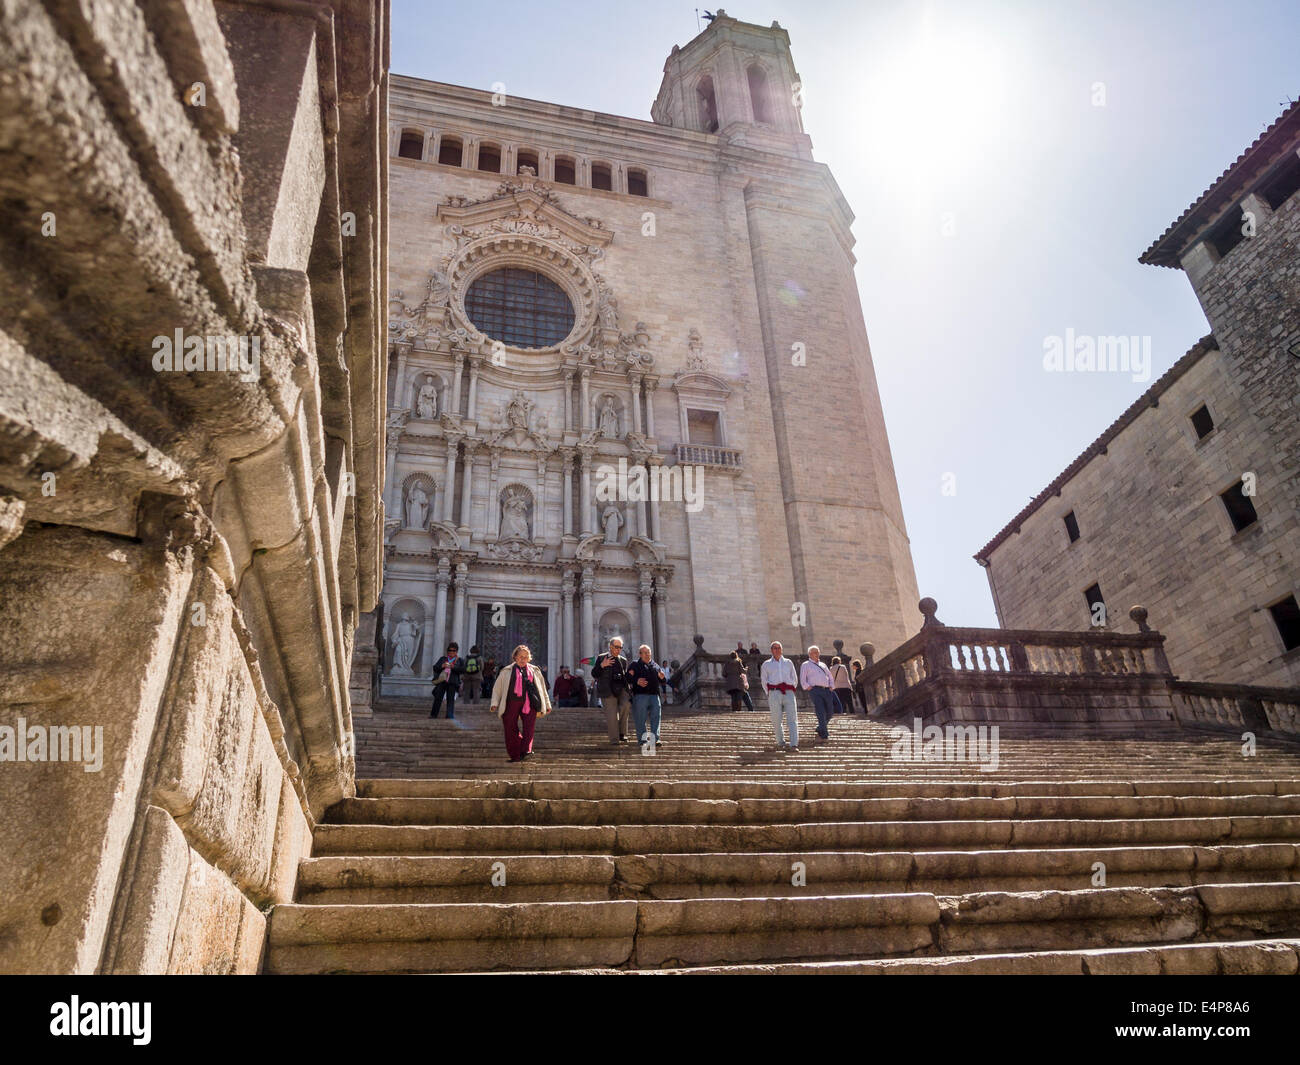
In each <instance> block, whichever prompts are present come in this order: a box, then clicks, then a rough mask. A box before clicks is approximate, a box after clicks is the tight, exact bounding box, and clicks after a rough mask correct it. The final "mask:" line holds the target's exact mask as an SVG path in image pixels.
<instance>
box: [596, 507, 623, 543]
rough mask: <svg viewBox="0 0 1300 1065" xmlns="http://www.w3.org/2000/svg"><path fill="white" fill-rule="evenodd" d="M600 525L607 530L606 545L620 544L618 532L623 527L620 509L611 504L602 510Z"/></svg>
mask: <svg viewBox="0 0 1300 1065" xmlns="http://www.w3.org/2000/svg"><path fill="white" fill-rule="evenodd" d="M600 524H601V526H602V528H604V530H605V543H607V544H616V543H618V531H619V529H620V528H622V526H623V515H622V514H620V513H619V511H618V507H616V506H614V504H613V503H611V504H609V506H607V507H606V508H605V509H604V510H602V511H601V512H600Z"/></svg>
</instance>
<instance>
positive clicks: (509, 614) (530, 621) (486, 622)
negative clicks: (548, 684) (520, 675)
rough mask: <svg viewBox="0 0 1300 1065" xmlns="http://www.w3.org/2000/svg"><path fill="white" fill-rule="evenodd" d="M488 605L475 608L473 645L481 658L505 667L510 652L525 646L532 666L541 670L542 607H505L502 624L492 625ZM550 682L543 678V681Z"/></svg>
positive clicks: (544, 651) (545, 648) (544, 665)
mask: <svg viewBox="0 0 1300 1065" xmlns="http://www.w3.org/2000/svg"><path fill="white" fill-rule="evenodd" d="M492 614H493V609H492V604H491V603H480V604H479V607H478V625H477V626H476V628H475V631H476V632H477V633H478V636H477V637H476V639H475V641H474V642H475V643H477V644H478V645H479V649H480V650H481V651H482V652H483V655H484V657H485V658H486V657H491V658H494V659H496V663H497V665H498V666H505V665H508V664H509V662H510V652H511V651H513V650H514V649H515V648H516V647H518V646H519V645H520V644H521V643H526V644H528V649H529V650H530V651H532V652H533V665H535V666H539V667H541V669H542V670H543V671H545V670H546V669H547V668H548V666H547V661H548V660H547V652H548V650H549V648H548V645H547V636H548V635H549V634H548V632H547V611H546V609H545V608H544V607H522V606H508V607H506V616H505V622H506V623H505V624H504V625H493V624H492ZM550 679H552V678H551V677H549V676H548V677H547V680H550Z"/></svg>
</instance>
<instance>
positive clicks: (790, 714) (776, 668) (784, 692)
mask: <svg viewBox="0 0 1300 1065" xmlns="http://www.w3.org/2000/svg"><path fill="white" fill-rule="evenodd" d="M781 651H782V648H781V644H780V643H773V644H772V657H771V658H769V659H768V660H767V661H766V662H764V663H763V666H762V668H761V669H760V670H759V672H758V676H759V680H760V681H761V682H762V685H763V689H764V690H765V691H766V692H767V706H768V709H769V710H771V712H772V731H773V732H775V733H776V747H777V750H790V751H797V750H798V749H799V722H798V721H797V720H795V700H794V693H795V688H796V687H797V686H798V683H799V681H798V678H797V677H796V676H795V672H794V663H793V662H791V661H790V659H788V658H784V657H782V654H781ZM783 714H784V715H785V722H786V726H787V727H788V729H789V731H790V743H789V746H787V745H786V742H785V736H784V734H783V733H782V731H781V716H782V715H783Z"/></svg>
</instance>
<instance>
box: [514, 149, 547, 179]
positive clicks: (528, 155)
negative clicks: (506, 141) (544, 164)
mask: <svg viewBox="0 0 1300 1065" xmlns="http://www.w3.org/2000/svg"><path fill="white" fill-rule="evenodd" d="M526 166H531V167H532V168H533V176H534V177H536V176H537V175H539V174H540V173H541V170H539V169H538V166H537V153H536V152H535V151H533V150H532V149H531V148H520V149H519V152H518V155H517V156H516V159H515V173H516V174H519V173H522V172H523V169H524V167H526Z"/></svg>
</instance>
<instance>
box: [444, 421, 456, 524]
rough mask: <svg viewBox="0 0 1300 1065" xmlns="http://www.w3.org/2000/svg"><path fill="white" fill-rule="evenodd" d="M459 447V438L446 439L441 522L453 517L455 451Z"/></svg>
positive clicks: (450, 437)
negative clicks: (445, 466)
mask: <svg viewBox="0 0 1300 1065" xmlns="http://www.w3.org/2000/svg"><path fill="white" fill-rule="evenodd" d="M459 446H460V437H459V436H449V437H447V473H446V475H445V476H444V477H443V480H444V481H445V482H446V488H445V489H444V490H443V495H442V520H443V521H452V520H453V519H454V517H455V515H453V514H452V512H451V509H452V503H453V502H455V499H456V449H457V448H458V447H459Z"/></svg>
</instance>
